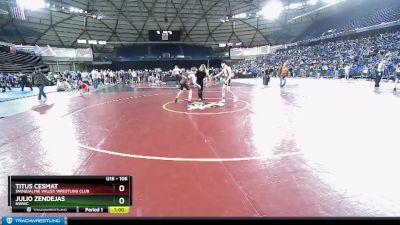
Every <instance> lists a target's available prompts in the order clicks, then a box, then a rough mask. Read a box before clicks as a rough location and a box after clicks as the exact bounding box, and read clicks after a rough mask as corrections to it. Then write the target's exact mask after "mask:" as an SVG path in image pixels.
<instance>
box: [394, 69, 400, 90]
mask: <svg viewBox="0 0 400 225" xmlns="http://www.w3.org/2000/svg"><path fill="white" fill-rule="evenodd" d="M395 78H396V80H395V81H394V89H393V91H397V84H398V83H399V81H400V63H398V64H397V66H396V77H395Z"/></svg>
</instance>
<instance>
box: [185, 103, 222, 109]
mask: <svg viewBox="0 0 400 225" xmlns="http://www.w3.org/2000/svg"><path fill="white" fill-rule="evenodd" d="M224 106H225V104H224V103H222V102H207V103H205V102H194V103H192V104H189V105H188V110H196V109H197V110H204V109H207V108H217V107H224Z"/></svg>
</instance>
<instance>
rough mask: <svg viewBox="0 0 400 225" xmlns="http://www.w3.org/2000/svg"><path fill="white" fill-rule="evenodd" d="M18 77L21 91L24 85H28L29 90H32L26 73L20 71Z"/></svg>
mask: <svg viewBox="0 0 400 225" xmlns="http://www.w3.org/2000/svg"><path fill="white" fill-rule="evenodd" d="M20 78H21V91H24V88H25V87H29V88H30V89H31V91H33V88H32V84H31V83H30V82H29V80H28V75H27V74H25V73H23V74H22V73H21V74H20Z"/></svg>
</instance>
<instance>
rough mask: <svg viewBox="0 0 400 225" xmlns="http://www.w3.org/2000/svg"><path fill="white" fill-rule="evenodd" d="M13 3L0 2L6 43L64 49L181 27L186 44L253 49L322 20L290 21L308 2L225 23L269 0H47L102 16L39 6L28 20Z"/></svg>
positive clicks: (134, 39)
mask: <svg viewBox="0 0 400 225" xmlns="http://www.w3.org/2000/svg"><path fill="white" fill-rule="evenodd" d="M12 1H14V2H15V0H6V1H1V0H0V9H2V11H3V13H0V14H1V17H0V39H2V40H3V41H9V42H13V43H21V44H37V45H51V46H63V47H77V46H79V44H77V40H78V39H87V40H89V39H90V40H102V41H107V43H108V44H107V45H106V46H96V47H95V51H102V52H107V51H110V50H112V48H113V47H115V46H119V45H129V44H132V43H142V42H148V30H172V31H173V30H180V31H181V32H182V39H181V41H182V42H192V43H196V44H205V45H212V44H217V43H226V42H241V43H243V46H246V47H251V46H260V45H266V44H277V43H285V42H290V40H292V39H293V38H295V37H296V36H297V35H298V34H299V33H301V32H302V31H304V29H306V28H307V27H308V26H309V25H310V23H312V21H313V20H315V19H317V18H318V15H314V16H311V17H307V18H304V19H301V20H299V21H297V22H296V23H288V19H290V18H293V17H294V16H296V15H300V14H304V13H306V12H307V11H310V10H313V6H311V5H310V6H307V7H305V8H303V9H299V10H290V11H289V12H285V13H284V14H283V15H282V16H281V17H280V18H279V19H278V20H274V21H269V20H266V19H264V18H263V17H252V18H242V19H241V18H238V19H234V21H228V22H223V21H222V19H224V18H226V16H232V15H238V14H240V13H253V14H254V13H256V12H258V11H260V9H261V8H262V7H263V5H264V4H265V3H266V0H49V1H47V2H48V3H49V4H50V5H53V4H57V5H63V6H65V7H75V8H78V9H82V10H84V11H87V12H89V13H95V14H96V15H97V16H101V17H100V18H101V19H98V18H93V17H82V16H76V15H71V14H67V13H63V12H57V11H52V10H48V9H41V10H37V11H28V10H25V17H26V18H25V20H19V19H15V18H12V16H11V7H10V5H11V2H12ZM301 1H305V0H283V1H282V2H283V3H284V4H285V5H286V4H289V3H291V2H301ZM314 7H316V6H314ZM4 11H6V13H4ZM7 12H8V13H7Z"/></svg>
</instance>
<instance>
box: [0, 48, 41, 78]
mask: <svg viewBox="0 0 400 225" xmlns="http://www.w3.org/2000/svg"><path fill="white" fill-rule="evenodd" d="M35 67H40V68H41V69H42V71H43V72H47V71H48V70H49V68H48V66H46V65H45V64H44V63H43V61H42V59H41V57H40V56H36V55H32V54H22V53H9V52H0V71H1V72H3V73H19V72H22V73H32V72H34V71H35Z"/></svg>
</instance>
